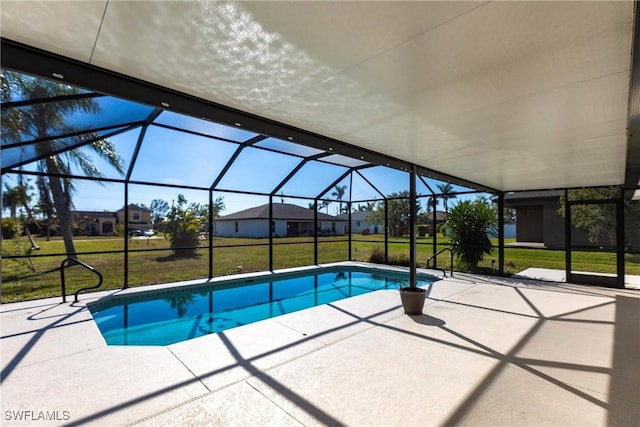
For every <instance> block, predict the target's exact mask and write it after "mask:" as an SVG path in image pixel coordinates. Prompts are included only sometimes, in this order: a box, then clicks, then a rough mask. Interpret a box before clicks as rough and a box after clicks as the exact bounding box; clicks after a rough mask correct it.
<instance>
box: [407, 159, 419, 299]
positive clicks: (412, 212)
mask: <svg viewBox="0 0 640 427" xmlns="http://www.w3.org/2000/svg"><path fill="white" fill-rule="evenodd" d="M416 202H417V200H416V165H411V182H410V184H409V204H410V205H409V283H410V284H411V286H412V287H415V286H417V280H416V276H417V275H416V260H417V249H418V248H417V246H416V241H417V239H416V224H417V218H416V216H417V214H418V212H417V209H416Z"/></svg>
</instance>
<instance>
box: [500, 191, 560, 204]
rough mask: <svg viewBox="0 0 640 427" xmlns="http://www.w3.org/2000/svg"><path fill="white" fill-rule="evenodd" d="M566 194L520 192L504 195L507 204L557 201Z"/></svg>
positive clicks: (555, 192) (558, 192) (557, 192)
mask: <svg viewBox="0 0 640 427" xmlns="http://www.w3.org/2000/svg"><path fill="white" fill-rule="evenodd" d="M563 194H564V191H563V190H546V191H519V192H516V193H507V194H505V195H504V201H505V203H508V202H515V201H525V200H527V201H528V200H540V199H557V198H558V197H560V196H562V195H563Z"/></svg>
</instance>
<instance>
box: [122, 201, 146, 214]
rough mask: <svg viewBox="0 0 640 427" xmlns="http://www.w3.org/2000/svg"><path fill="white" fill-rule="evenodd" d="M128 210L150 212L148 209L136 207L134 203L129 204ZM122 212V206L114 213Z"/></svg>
mask: <svg viewBox="0 0 640 427" xmlns="http://www.w3.org/2000/svg"><path fill="white" fill-rule="evenodd" d="M129 210H136V211H143V212H150V211H149V209H145V208H141V207H140V206H138V205H136V204H134V203H129ZM123 211H124V206H123V207H121V208H120V209H118V210H117V211H116V212H123Z"/></svg>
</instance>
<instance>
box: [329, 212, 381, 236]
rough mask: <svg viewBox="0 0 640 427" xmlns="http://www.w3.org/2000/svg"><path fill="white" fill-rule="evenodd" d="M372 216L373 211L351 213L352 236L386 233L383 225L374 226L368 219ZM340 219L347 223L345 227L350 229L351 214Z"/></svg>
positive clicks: (344, 214) (341, 216) (345, 214)
mask: <svg viewBox="0 0 640 427" xmlns="http://www.w3.org/2000/svg"><path fill="white" fill-rule="evenodd" d="M370 215H371V211H355V212H351V233H352V234H363V233H364V234H378V233H384V226H383V225H382V224H372V223H370V222H369V221H368V220H367V218H368V217H369V216H370ZM338 218H340V219H342V220H344V221H345V224H344V225H345V227H348V221H349V214H348V213H343V214H341V215H338Z"/></svg>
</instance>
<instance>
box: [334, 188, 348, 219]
mask: <svg viewBox="0 0 640 427" xmlns="http://www.w3.org/2000/svg"><path fill="white" fill-rule="evenodd" d="M346 190H347V185H346V184H345V185H336V186H335V191H333V192H332V193H331V195H332V196H334V197H335V198H336V199H337V200H338V202H339V204H340V208H339V209H340V212H339V214H341V213H342V198H343V197H344V192H345V191H346Z"/></svg>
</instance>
